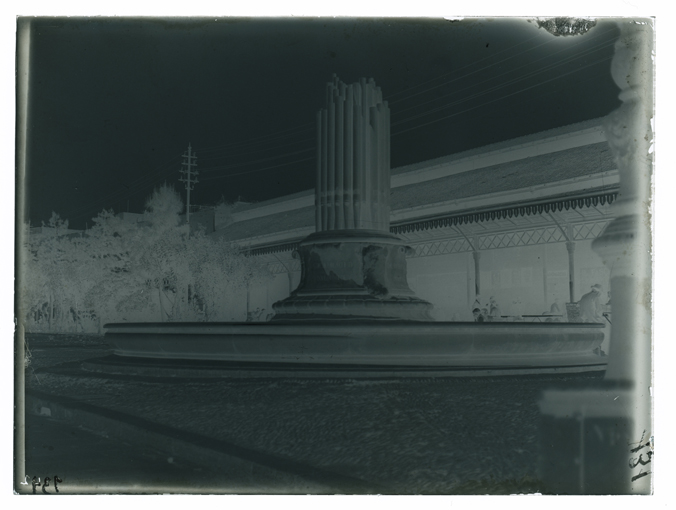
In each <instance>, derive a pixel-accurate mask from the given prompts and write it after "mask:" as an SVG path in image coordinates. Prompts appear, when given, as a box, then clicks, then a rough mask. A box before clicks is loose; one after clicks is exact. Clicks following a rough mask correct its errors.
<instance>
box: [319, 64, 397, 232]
mask: <svg viewBox="0 0 676 510" xmlns="http://www.w3.org/2000/svg"><path fill="white" fill-rule="evenodd" d="M389 196H390V110H389V108H388V106H387V101H383V95H382V92H381V90H380V88H379V87H376V84H375V82H374V81H373V79H372V78H371V79H369V80H366V78H362V79H361V80H360V81H359V82H357V83H353V84H351V85H346V84H345V83H343V82H341V81H340V80H339V79H338V77H337V76H336V75H334V76H333V81H332V82H330V83H328V84H327V88H326V108H324V109H322V110H320V111H319V112H318V113H317V183H316V188H315V223H316V229H317V232H320V231H326V230H343V229H373V230H382V231H386V232H388V231H389V228H390V206H389Z"/></svg>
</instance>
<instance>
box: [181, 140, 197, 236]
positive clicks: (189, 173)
mask: <svg viewBox="0 0 676 510" xmlns="http://www.w3.org/2000/svg"><path fill="white" fill-rule="evenodd" d="M196 160H197V153H193V152H192V147H191V146H190V144H189V143H188V152H184V153H183V168H181V173H182V174H183V175H184V176H185V177H181V178H180V179H179V181H181V182H185V189H186V191H187V195H188V196H187V200H186V202H187V206H186V223H188V225H190V190H192V189H193V185H194V184H197V183H198V182H199V181H198V180H197V178H196V177H195V176H197V175H199V174H198V172H197V170H193V168H194V167H196V166H197V163H196Z"/></svg>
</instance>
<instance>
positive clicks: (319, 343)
mask: <svg viewBox="0 0 676 510" xmlns="http://www.w3.org/2000/svg"><path fill="white" fill-rule="evenodd" d="M604 328H605V326H604V324H595V323H594V324H588V323H585V324H570V323H500V322H497V323H474V322H409V321H388V320H363V321H355V320H344V321H340V320H328V319H324V320H317V321H309V320H304V321H298V322H293V321H287V322H281V323H251V322H247V323H204V322H201V323H128V324H106V325H105V329H106V333H105V338H106V340H107V341H108V342H109V343H110V344H111V345H112V347H113V350H114V354H116V355H118V356H126V357H135V358H155V359H183V360H221V361H237V362H264V363H276V364H299V363H303V364H323V365H327V364H328V365H369V366H393V367H404V366H407V367H411V366H416V367H563V366H591V365H595V366H598V365H600V364H604V363H605V358H604V357H601V356H599V355H597V354H594V352H593V351H594V349H596V348H598V347H599V346H600V345H601V342H602V341H603V338H604Z"/></svg>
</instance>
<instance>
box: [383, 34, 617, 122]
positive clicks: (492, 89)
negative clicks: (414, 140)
mask: <svg viewBox="0 0 676 510" xmlns="http://www.w3.org/2000/svg"><path fill="white" fill-rule="evenodd" d="M611 44H612V43H610V44H609V45H611ZM598 49H603V47H601V48H597V49H595V50H593V51H590V52H589V53H593V52H594V51H597V50H598ZM583 56H585V55H578V56H574V57H568V58H566V59H565V60H563V61H561V62H558V63H554V64H550V65H547V66H545V67H542V68H540V69H537V70H535V71H531V72H530V73H526V74H522V75H520V76H518V77H516V78H513V79H511V80H508V81H505V82H502V83H500V84H498V85H495V86H493V87H490V88H488V89H485V90H482V91H479V92H476V93H474V94H471V95H469V96H465V97H463V98H460V99H457V100H455V101H451V102H450V103H445V104H443V105H439V106H436V107H434V108H431V109H429V110H426V111H423V112H420V113H417V114H415V115H412V116H409V117H407V118H405V119H402V120H399V121H397V122H394V123H393V124H392V126H397V125H401V124H403V123H405V122H410V121H411V120H414V119H416V118H419V117H424V116H426V115H431V114H432V113H436V112H438V111H441V110H445V109H447V108H450V107H452V106H457V105H458V104H462V103H464V102H466V101H469V100H472V99H476V98H477V97H481V96H484V95H486V94H490V93H492V92H495V91H497V90H500V89H503V88H507V87H509V86H511V85H514V84H515V83H519V82H522V81H524V80H528V79H530V78H533V77H535V76H537V75H539V74H543V73H547V72H549V71H551V70H552V69H555V68H557V67H560V66H563V65H566V64H569V63H570V62H572V61H574V60H577V59H578V58H582V57H583ZM503 74H506V73H503ZM499 76H501V75H499ZM499 76H497V77H496V78H498V77H499ZM493 80H494V79H493V78H489V79H487V80H484V81H482V82H479V84H480V83H485V82H490V81H493ZM477 85H478V84H477ZM468 88H473V87H465V88H463V89H460V90H459V91H458V92H461V91H463V90H467V89H468ZM451 94H453V93H451ZM451 94H445V95H451ZM442 97H443V96H442ZM429 102H431V101H428V103H429Z"/></svg>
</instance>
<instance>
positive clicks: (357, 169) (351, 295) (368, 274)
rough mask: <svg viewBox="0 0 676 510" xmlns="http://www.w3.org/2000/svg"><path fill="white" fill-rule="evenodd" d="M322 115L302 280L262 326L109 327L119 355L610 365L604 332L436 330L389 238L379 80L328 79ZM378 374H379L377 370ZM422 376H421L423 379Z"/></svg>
mask: <svg viewBox="0 0 676 510" xmlns="http://www.w3.org/2000/svg"><path fill="white" fill-rule="evenodd" d="M326 103H327V106H326V108H325V109H322V110H321V111H319V112H318V114H317V141H318V143H317V172H316V187H315V227H316V232H315V233H314V234H312V235H310V236H308V237H307V238H306V239H304V240H303V241H301V243H300V245H299V248H298V250H297V252H296V253H295V254H294V256H297V257H299V258H300V262H301V281H300V284H299V285H298V287H297V288H296V290H294V291H293V292H292V293H291V295H290V296H289V297H288V298H286V299H284V300H282V301H279V302H277V303H275V304H274V305H273V307H274V310H275V316H274V317H273V319H272V320H271V321H270V322H265V323H250V322H249V323H135V324H130V323H125V324H106V326H105V329H106V338H107V340H108V341H109V342H110V343H111V344H112V345H113V347H114V353H115V354H116V355H117V356H121V357H125V358H126V359H129V358H137V359H138V358H145V359H148V358H153V359H172V360H208V361H214V362H217V361H224V362H235V363H239V364H240V365H239V366H240V368H241V366H242V365H241V364H244V366H247V365H246V364H247V363H248V364H249V365H248V366H253V365H254V364H263V365H265V366H267V367H270V366H273V367H276V369H279V367H289V368H293V369H298V367H299V366H303V365H306V364H311V365H313V366H314V367H315V368H317V369H321V370H325V369H326V370H328V369H329V368H330V367H334V368H335V367H342V368H343V369H344V368H345V367H355V366H357V367H360V370H363V369H365V368H368V367H371V368H374V369H375V368H377V369H378V370H381V371H382V369H383V368H384V367H392V369H393V370H394V371H395V372H396V371H399V372H401V373H404V372H406V371H407V370H408V371H409V373H412V372H410V370H411V369H417V370H424V369H429V370H433V371H436V372H435V373H438V372H439V371H442V372H443V371H448V373H451V372H453V371H458V370H459V371H463V370H465V371H467V370H477V369H479V370H498V371H500V370H502V371H504V370H540V371H541V370H557V371H561V370H563V371H566V370H569V371H579V370H600V369H603V368H605V362H604V360H603V358H601V357H599V356H597V355H595V354H594V353H593V351H594V349H596V348H598V347H599V346H600V344H601V342H602V341H603V337H604V325H603V324H571V323H507V322H496V323H466V322H434V321H432V320H431V316H430V311H431V309H432V305H431V304H430V303H428V302H426V301H424V300H422V299H420V298H418V297H416V296H415V294H414V292H413V291H412V290H411V289H410V288H409V286H408V283H407V278H406V255H407V253H408V252H410V250H411V248H410V247H408V246H406V244H405V243H404V242H403V241H402V240H401V239H399V238H397V237H396V236H394V235H392V234H391V233H390V229H389V227H390V225H389V221H390V209H389V196H390V160H389V157H390V156H389V155H390V114H389V108H388V105H387V102H386V101H383V97H382V92H381V90H380V88H378V87H377V86H376V85H375V83H374V81H373V79H369V80H366V79H362V80H360V81H359V82H357V83H354V84H351V85H346V84H345V83H343V82H341V81H339V80H338V78H337V77H335V76H334V77H333V80H332V81H331V82H330V83H328V84H327V100H326ZM381 373H382V372H381ZM416 373H417V372H416Z"/></svg>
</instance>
